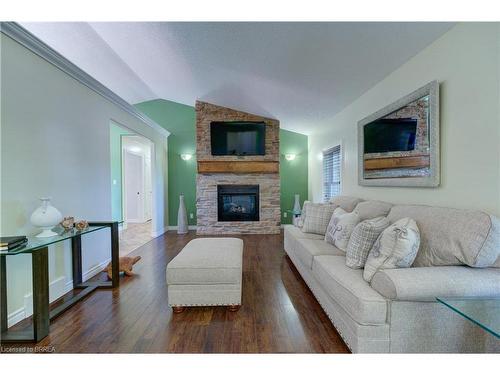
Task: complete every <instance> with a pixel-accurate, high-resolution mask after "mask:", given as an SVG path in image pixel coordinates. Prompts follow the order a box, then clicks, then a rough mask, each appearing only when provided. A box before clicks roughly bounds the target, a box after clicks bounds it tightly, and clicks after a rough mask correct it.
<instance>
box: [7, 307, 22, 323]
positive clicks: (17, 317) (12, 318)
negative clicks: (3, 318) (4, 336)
mask: <svg viewBox="0 0 500 375" xmlns="http://www.w3.org/2000/svg"><path fill="white" fill-rule="evenodd" d="M25 318H26V313H25V311H24V307H21V308H19V309H17V310H16V311H14V312H12V313H10V314H9V316H8V317H7V326H8V327H12V326H13V325H14V324H17V323H19V322H20V321H21V320H23V319H25Z"/></svg>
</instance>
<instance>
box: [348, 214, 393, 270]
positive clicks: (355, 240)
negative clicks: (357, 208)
mask: <svg viewBox="0 0 500 375" xmlns="http://www.w3.org/2000/svg"><path fill="white" fill-rule="evenodd" d="M389 225H391V222H390V221H389V220H388V219H387V218H386V217H383V216H382V217H377V218H375V219H370V220H365V221H362V222H361V223H359V224H358V225H356V227H355V228H354V230H353V231H352V234H351V238H349V243H348V245H347V252H346V262H345V263H346V265H347V266H348V267H351V268H363V267H364V266H365V263H366V258H368V253H369V252H370V250H371V248H372V247H373V244H374V243H375V241H376V240H377V238H378V236H379V235H380V233H382V232H383V231H384V229H385V228H387V227H388V226H389Z"/></svg>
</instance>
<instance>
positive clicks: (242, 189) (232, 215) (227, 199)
mask: <svg viewBox="0 0 500 375" xmlns="http://www.w3.org/2000/svg"><path fill="white" fill-rule="evenodd" d="M217 220H218V221H259V185H217Z"/></svg>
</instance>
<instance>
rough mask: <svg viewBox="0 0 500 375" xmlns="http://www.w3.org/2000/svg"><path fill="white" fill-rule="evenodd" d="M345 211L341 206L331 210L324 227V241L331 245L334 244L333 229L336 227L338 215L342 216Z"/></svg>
mask: <svg viewBox="0 0 500 375" xmlns="http://www.w3.org/2000/svg"><path fill="white" fill-rule="evenodd" d="M346 213H347V212H346V211H345V210H344V209H343V208H340V207H337V208H336V209H335V210H334V211H333V214H332V217H331V219H330V222H329V223H328V227H327V228H326V233H325V242H328V243H329V244H331V245H333V244H334V240H333V235H334V233H335V230H336V228H337V223H338V222H339V219H340V216H342V215H344V214H346Z"/></svg>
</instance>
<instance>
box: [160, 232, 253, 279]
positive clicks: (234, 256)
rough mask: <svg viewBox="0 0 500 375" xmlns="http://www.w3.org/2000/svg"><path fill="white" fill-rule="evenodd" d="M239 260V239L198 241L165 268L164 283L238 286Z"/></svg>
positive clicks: (241, 244) (183, 250)
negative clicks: (165, 276)
mask: <svg viewBox="0 0 500 375" xmlns="http://www.w3.org/2000/svg"><path fill="white" fill-rule="evenodd" d="M242 259H243V241H242V240H241V239H239V238H197V239H194V240H191V241H190V242H189V243H188V244H187V245H186V246H185V247H184V249H182V250H181V252H180V253H179V254H177V256H176V257H175V258H174V259H172V260H171V261H170V263H169V264H168V265H167V284H168V285H172V284H238V283H241V270H242Z"/></svg>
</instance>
